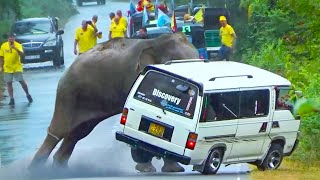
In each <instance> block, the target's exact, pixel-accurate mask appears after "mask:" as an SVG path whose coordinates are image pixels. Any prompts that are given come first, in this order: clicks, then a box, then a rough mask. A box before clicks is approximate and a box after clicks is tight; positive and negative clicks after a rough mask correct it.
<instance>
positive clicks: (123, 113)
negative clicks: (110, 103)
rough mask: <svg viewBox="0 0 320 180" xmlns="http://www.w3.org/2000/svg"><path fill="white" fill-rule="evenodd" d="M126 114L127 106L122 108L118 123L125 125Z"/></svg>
mask: <svg viewBox="0 0 320 180" xmlns="http://www.w3.org/2000/svg"><path fill="white" fill-rule="evenodd" d="M127 115H128V108H123V110H122V115H121V119H120V124H122V125H126V122H127Z"/></svg>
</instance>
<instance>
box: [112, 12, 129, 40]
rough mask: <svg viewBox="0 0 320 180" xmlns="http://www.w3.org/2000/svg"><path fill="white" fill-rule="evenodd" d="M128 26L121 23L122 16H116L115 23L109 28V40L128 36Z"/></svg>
mask: <svg viewBox="0 0 320 180" xmlns="http://www.w3.org/2000/svg"><path fill="white" fill-rule="evenodd" d="M126 31H127V29H126V27H124V26H123V25H122V24H120V18H119V17H118V16H116V17H115V18H114V24H112V23H111V26H110V30H109V40H110V39H113V38H124V37H126Z"/></svg>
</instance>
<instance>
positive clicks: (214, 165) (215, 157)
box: [202, 148, 223, 174]
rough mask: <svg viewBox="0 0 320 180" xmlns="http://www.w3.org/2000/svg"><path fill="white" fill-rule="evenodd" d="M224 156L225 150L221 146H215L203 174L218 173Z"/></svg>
mask: <svg viewBox="0 0 320 180" xmlns="http://www.w3.org/2000/svg"><path fill="white" fill-rule="evenodd" d="M222 158H223V151H222V149H221V148H215V149H213V150H212V151H211V153H210V155H209V156H208V159H207V160H206V164H205V166H204V170H203V172H202V174H216V173H217V172H218V170H219V168H220V165H221V163H222Z"/></svg>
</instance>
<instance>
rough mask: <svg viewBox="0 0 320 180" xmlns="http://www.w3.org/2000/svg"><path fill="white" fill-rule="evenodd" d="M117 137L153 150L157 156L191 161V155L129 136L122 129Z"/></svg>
mask: <svg viewBox="0 0 320 180" xmlns="http://www.w3.org/2000/svg"><path fill="white" fill-rule="evenodd" d="M116 139H117V140H118V141H122V142H125V143H127V144H130V145H132V146H134V147H137V148H141V149H143V150H146V151H149V152H151V153H153V154H155V155H157V156H161V157H165V158H168V159H172V160H175V161H177V162H180V163H182V164H185V165H188V164H190V161H191V158H190V157H187V156H182V155H179V154H177V153H174V152H171V151H167V150H165V149H162V148H159V147H157V146H154V145H152V144H149V143H146V142H143V141H141V140H138V139H136V138H133V137H130V136H127V135H125V134H124V133H123V132H120V131H118V132H116Z"/></svg>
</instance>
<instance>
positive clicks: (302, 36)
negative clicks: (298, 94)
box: [238, 0, 320, 162]
mask: <svg viewBox="0 0 320 180" xmlns="http://www.w3.org/2000/svg"><path fill="white" fill-rule="evenodd" d="M241 6H242V7H244V8H246V9H247V10H248V16H247V17H248V24H246V25H242V27H245V28H242V29H240V31H243V32H245V34H246V36H245V37H240V38H243V39H245V40H243V41H242V42H243V43H241V47H239V46H238V48H239V52H241V55H242V59H243V60H244V61H245V62H247V63H249V64H253V65H255V66H259V67H262V68H264V69H268V70H270V71H273V72H276V73H278V74H280V75H282V76H285V77H286V78H288V79H289V80H290V81H291V82H292V83H293V87H294V88H295V89H297V90H302V91H303V93H304V95H305V97H307V98H308V99H310V100H311V102H312V103H313V106H315V108H319V107H317V104H319V99H320V98H319V96H320V84H319V82H320V74H319V72H320V51H319V44H320V42H319V41H320V31H319V28H320V22H319V21H318V17H319V15H320V9H319V8H318V6H319V1H308V0H300V1H295V0H287V1H270V0H242V1H241ZM301 115H302V124H301V131H302V139H301V144H300V148H299V150H298V151H297V153H295V157H296V158H299V159H301V160H304V161H305V160H308V161H307V162H311V161H319V160H320V155H319V153H317V152H319V151H320V143H319V138H320V114H319V113H313V112H310V113H305V114H301Z"/></svg>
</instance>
